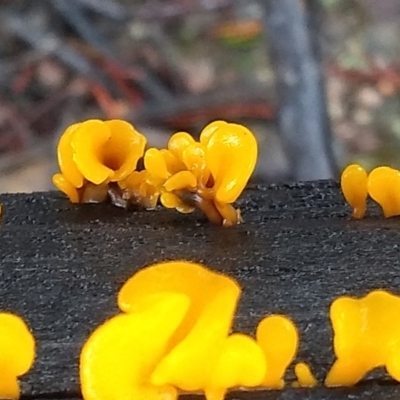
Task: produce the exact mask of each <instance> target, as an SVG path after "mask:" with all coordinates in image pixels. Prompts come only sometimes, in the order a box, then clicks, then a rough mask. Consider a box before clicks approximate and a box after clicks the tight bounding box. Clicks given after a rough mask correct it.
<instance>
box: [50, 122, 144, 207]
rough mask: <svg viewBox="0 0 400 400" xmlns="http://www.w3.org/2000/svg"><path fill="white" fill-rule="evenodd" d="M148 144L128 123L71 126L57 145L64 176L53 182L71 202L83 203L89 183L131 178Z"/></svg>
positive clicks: (98, 183) (59, 175)
mask: <svg viewBox="0 0 400 400" xmlns="http://www.w3.org/2000/svg"><path fill="white" fill-rule="evenodd" d="M145 145H146V139H145V137H144V136H143V135H141V134H140V133H139V132H137V131H136V130H135V129H134V128H133V126H132V125H131V124H129V123H128V122H126V121H122V120H109V121H100V120H94V119H93V120H88V121H85V122H82V123H77V124H74V125H71V126H70V127H69V128H67V130H66V131H65V132H64V134H63V135H62V136H61V138H60V141H59V144H58V148H57V154H58V163H59V166H60V170H61V173H60V174H56V175H54V177H53V183H54V184H55V185H56V186H57V187H58V188H59V189H60V190H61V191H62V192H64V193H65V194H66V195H67V196H68V197H69V198H70V200H71V201H72V202H78V201H81V192H82V191H84V189H85V184H86V183H87V182H88V183H91V184H93V185H101V184H105V183H109V182H118V181H120V180H123V179H125V178H126V177H128V175H129V174H131V173H132V172H133V171H134V170H135V169H136V165H137V162H138V160H139V158H140V157H142V156H143V153H144V148H145Z"/></svg>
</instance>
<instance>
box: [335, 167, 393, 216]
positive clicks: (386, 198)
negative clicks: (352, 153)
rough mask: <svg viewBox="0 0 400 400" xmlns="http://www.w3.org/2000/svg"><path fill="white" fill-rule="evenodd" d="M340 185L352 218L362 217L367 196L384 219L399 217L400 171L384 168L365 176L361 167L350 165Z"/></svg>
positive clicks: (343, 174)
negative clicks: (351, 212) (379, 209)
mask: <svg viewBox="0 0 400 400" xmlns="http://www.w3.org/2000/svg"><path fill="white" fill-rule="evenodd" d="M340 183H341V187H342V192H343V195H344V197H345V199H346V201H347V202H348V203H349V205H350V206H351V207H352V208H353V217H354V218H357V219H361V218H363V217H364V215H365V212H366V209H367V199H368V196H369V197H371V199H372V200H374V201H375V202H376V203H378V204H379V205H380V206H381V208H382V211H383V215H384V216H385V217H386V218H389V217H394V216H396V215H400V196H399V193H400V171H398V170H397V169H394V168H390V167H386V166H384V167H378V168H375V169H373V170H372V171H371V172H370V173H369V174H367V172H366V171H365V169H364V168H363V167H361V166H360V165H357V164H352V165H349V166H348V167H347V168H345V170H344V171H343V173H342V177H341V182H340Z"/></svg>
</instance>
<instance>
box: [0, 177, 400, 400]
mask: <svg viewBox="0 0 400 400" xmlns="http://www.w3.org/2000/svg"><path fill="white" fill-rule="evenodd" d="M0 202H1V203H3V218H2V222H1V225H0V260H1V263H0V309H1V310H6V311H12V312H15V313H17V314H19V315H21V316H22V317H23V318H24V319H25V320H26V321H27V322H28V324H29V325H30V327H31V328H32V330H33V331H34V334H35V336H36V339H37V344H38V357H37V360H36V363H35V366H34V369H33V370H32V371H31V373H29V375H27V376H26V377H24V378H23V391H24V393H26V394H27V397H26V398H27V399H28V398H29V399H32V400H33V399H37V398H47V399H52V398H54V399H56V398H57V399H59V398H71V399H72V398H75V397H79V393H80V392H79V380H78V358H79V353H80V349H81V347H82V345H83V343H84V342H85V340H86V339H87V338H88V336H89V334H90V333H91V332H92V331H93V330H94V329H95V328H96V327H97V326H98V325H99V324H101V323H102V322H104V321H105V320H106V319H107V318H109V317H111V316H113V315H115V314H116V313H117V312H118V309H117V306H116V295H117V291H118V290H119V288H120V287H121V285H122V284H123V283H124V282H125V281H126V279H127V278H129V277H130V276H131V275H132V274H133V273H134V272H135V271H137V270H138V269H140V268H142V267H143V266H146V265H149V264H152V263H154V262H158V261H163V260H173V259H187V260H192V261H197V262H202V263H205V264H206V265H208V266H210V267H212V268H214V269H216V270H219V271H223V272H225V273H227V274H229V275H231V276H233V277H235V278H236V279H237V280H238V281H239V282H240V284H241V285H242V287H243V294H242V297H241V301H240V305H239V309H238V313H237V318H236V320H235V329H236V330H239V331H244V332H247V333H252V332H254V329H255V327H256V325H257V323H258V321H259V320H260V319H261V317H263V316H265V315H267V314H270V313H284V314H287V315H288V316H290V317H291V318H292V319H293V320H294V321H295V323H296V324H297V326H298V327H299V329H300V333H301V347H300V353H299V357H298V360H299V361H300V360H301V361H306V362H308V363H309V364H310V365H311V367H312V370H313V371H314V372H315V373H316V375H317V376H318V378H319V380H320V381H322V379H323V378H324V376H325V375H326V372H327V370H328V369H329V366H330V365H331V363H332V361H333V359H334V357H333V353H332V344H331V343H332V331H331V327H330V323H329V315H328V310H329V305H330V303H331V302H332V300H333V299H334V298H335V297H337V296H339V295H343V294H351V295H364V294H366V293H367V292H368V291H369V290H371V289H373V288H385V289H390V290H392V291H394V292H395V293H398V294H400V257H399V255H400V254H399V244H400V221H399V219H398V218H393V219H388V220H385V219H383V218H382V217H381V216H380V215H379V212H378V211H379V210H377V208H376V207H375V208H373V210H372V213H371V215H370V216H368V218H366V219H364V220H362V221H354V220H351V219H350V218H349V215H350V210H349V209H348V207H347V206H346V204H345V203H344V200H343V198H342V196H341V194H340V190H339V189H338V186H337V184H336V183H334V182H331V181H317V182H310V183H303V184H294V185H281V186H270V187H263V186H253V187H251V188H249V189H248V190H247V191H246V192H245V194H244V196H243V198H242V199H241V200H240V202H239V204H240V207H241V209H242V211H243V216H244V219H245V223H244V224H242V225H240V226H237V227H233V228H228V229H226V228H222V227H217V226H212V225H210V224H209V223H208V222H207V221H206V220H205V219H204V218H203V216H202V215H201V214H197V213H195V214H191V215H182V214H179V213H177V212H175V211H166V210H157V211H148V212H126V211H124V210H122V209H118V208H116V207H113V206H111V205H72V204H70V203H69V202H68V201H67V200H66V199H65V198H64V197H63V196H62V195H61V194H59V193H55V192H54V193H53V192H51V193H36V194H31V195H30V194H29V195H28V194H20V195H1V196H0ZM291 380H293V373H292V371H289V374H288V381H291ZM195 398H198V397H196V396H187V397H186V399H195ZM229 398H230V399H237V400H262V399H265V400H270V399H282V400H290V399H293V400H295V399H310V400H313V399H360V400H361V399H363V400H366V399H374V400H379V399H385V400H390V399H395V398H396V399H398V398H400V385H399V384H397V383H395V382H393V381H391V380H390V379H388V378H387V377H386V376H385V375H384V374H383V372H382V371H378V372H376V373H374V374H372V375H370V376H369V377H368V380H366V381H365V382H363V383H362V384H360V385H358V386H356V387H354V388H338V389H328V388H323V387H319V388H316V389H310V390H302V389H291V388H288V389H285V390H283V391H270V392H265V391H264V392H249V393H233V394H231V395H230V396H229Z"/></svg>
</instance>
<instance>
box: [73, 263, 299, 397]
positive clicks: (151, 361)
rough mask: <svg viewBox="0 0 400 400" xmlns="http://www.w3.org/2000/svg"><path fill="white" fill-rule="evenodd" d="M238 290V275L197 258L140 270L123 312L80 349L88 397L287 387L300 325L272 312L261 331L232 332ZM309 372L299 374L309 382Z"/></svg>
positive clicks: (124, 293) (121, 301)
mask: <svg viewBox="0 0 400 400" xmlns="http://www.w3.org/2000/svg"><path fill="white" fill-rule="evenodd" d="M240 292H241V290H240V287H239V285H238V284H237V282H235V281H234V280H233V279H231V278H229V277H227V276H225V275H222V274H219V273H216V272H213V271H211V270H209V269H207V268H206V267H204V266H202V265H199V264H193V263H189V262H184V261H178V262H167V263H161V264H156V265H153V266H150V267H147V268H145V269H142V270H141V271H139V272H138V273H137V274H135V275H134V276H133V277H131V278H130V279H129V280H128V281H127V282H126V283H125V284H124V285H123V287H122V288H121V290H120V292H119V295H118V306H119V308H120V310H121V311H122V313H121V314H119V315H117V316H115V317H113V318H111V319H110V320H108V321H106V322H105V323H104V324H103V325H102V326H100V327H99V328H97V330H95V332H94V333H93V334H92V335H91V336H90V338H89V339H88V341H87V342H86V344H85V345H84V347H83V349H82V353H81V357H80V378H81V386H82V393H83V397H84V399H85V400H101V399H107V400H113V399H116V400H117V399H118V400H119V399H121V398H129V399H146V400H163V399H169V400H174V399H177V397H178V395H179V394H180V393H183V392H185V393H187V392H191V393H204V394H205V396H206V398H207V400H222V399H223V398H224V396H225V393H226V391H227V390H229V389H232V388H236V389H246V388H254V387H264V388H282V387H283V386H284V381H283V376H284V374H285V371H286V368H287V367H288V365H289V364H290V363H291V361H292V360H293V358H294V356H295V354H296V352H297V346H298V333H297V329H296V327H295V326H294V324H293V323H292V322H291V321H290V320H289V319H288V318H287V317H284V316H281V315H272V316H268V317H266V318H264V319H263V320H262V321H261V322H260V324H259V325H258V327H257V331H256V338H252V337H251V336H249V335H245V334H242V333H231V329H232V320H233V317H234V314H235V311H236V307H237V302H238V299H239V296H240ZM204 293H207V296H204ZM303 369H304V368H303ZM111 376H112V379H110V377H111ZM304 376H305V374H304V372H300V379H299V380H300V381H301V382H302V383H307V382H306V380H305V379H304V378H303V377H304Z"/></svg>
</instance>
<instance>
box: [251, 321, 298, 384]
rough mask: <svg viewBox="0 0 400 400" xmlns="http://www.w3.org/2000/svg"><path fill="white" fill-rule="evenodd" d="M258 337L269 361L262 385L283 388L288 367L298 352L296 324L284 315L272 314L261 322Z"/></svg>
mask: <svg viewBox="0 0 400 400" xmlns="http://www.w3.org/2000/svg"><path fill="white" fill-rule="evenodd" d="M256 338H257V343H258V344H259V345H260V347H261V348H262V350H263V352H264V355H265V359H266V362H267V371H266V374H265V376H264V379H263V382H262V385H263V386H266V387H268V388H271V389H282V388H283V386H284V380H283V378H284V375H285V372H286V368H287V367H288V366H289V364H290V363H291V362H292V361H293V358H294V357H295V355H296V353H297V347H298V341H299V335H298V332H297V328H296V326H295V325H294V324H293V322H292V321H291V320H290V319H289V318H287V317H285V316H283V315H271V316H268V317H266V318H264V319H263V320H261V322H260V323H259V325H258V327H257V331H256Z"/></svg>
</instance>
